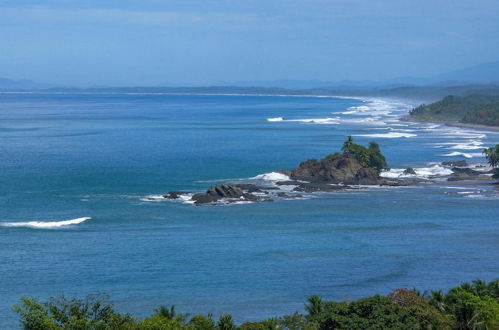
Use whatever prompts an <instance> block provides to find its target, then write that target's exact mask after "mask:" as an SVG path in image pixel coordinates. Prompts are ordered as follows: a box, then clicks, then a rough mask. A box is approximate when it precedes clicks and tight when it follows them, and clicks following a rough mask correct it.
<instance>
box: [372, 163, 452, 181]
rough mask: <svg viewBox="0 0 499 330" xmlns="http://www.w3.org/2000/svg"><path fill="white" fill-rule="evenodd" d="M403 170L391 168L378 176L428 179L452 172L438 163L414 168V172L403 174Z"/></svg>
mask: <svg viewBox="0 0 499 330" xmlns="http://www.w3.org/2000/svg"><path fill="white" fill-rule="evenodd" d="M404 171H405V169H403V168H392V169H390V170H389V171H384V172H381V174H380V176H381V177H383V178H389V179H397V178H420V179H429V178H435V177H442V176H447V175H451V174H452V173H453V172H452V170H450V169H448V168H445V167H443V166H440V165H434V166H430V167H420V168H415V169H414V172H416V174H404Z"/></svg>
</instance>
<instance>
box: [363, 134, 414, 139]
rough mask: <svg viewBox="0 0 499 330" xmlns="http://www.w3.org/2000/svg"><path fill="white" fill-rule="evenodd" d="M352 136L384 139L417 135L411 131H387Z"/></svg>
mask: <svg viewBox="0 0 499 330" xmlns="http://www.w3.org/2000/svg"><path fill="white" fill-rule="evenodd" d="M354 136H363V137H369V138H385V139H397V138H411V137H415V136H417V135H416V134H411V133H401V132H389V133H376V134H358V135H354Z"/></svg>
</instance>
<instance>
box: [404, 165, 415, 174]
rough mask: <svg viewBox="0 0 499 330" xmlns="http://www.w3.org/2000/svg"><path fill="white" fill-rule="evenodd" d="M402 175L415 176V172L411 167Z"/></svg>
mask: <svg viewBox="0 0 499 330" xmlns="http://www.w3.org/2000/svg"><path fill="white" fill-rule="evenodd" d="M404 174H406V175H407V174H412V175H416V171H414V169H413V168H412V167H408V168H406V169H405V170H404Z"/></svg>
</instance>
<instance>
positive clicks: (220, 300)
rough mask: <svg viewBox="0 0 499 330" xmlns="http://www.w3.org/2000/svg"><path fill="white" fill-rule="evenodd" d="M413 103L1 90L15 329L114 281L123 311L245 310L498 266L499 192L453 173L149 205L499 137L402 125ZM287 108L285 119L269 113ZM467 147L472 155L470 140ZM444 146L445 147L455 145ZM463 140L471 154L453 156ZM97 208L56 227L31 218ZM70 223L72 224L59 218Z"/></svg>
mask: <svg viewBox="0 0 499 330" xmlns="http://www.w3.org/2000/svg"><path fill="white" fill-rule="evenodd" d="M410 106H411V104H408V102H405V101H401V100H363V101H362V100H352V99H341V98H319V97H279V96H208V95H204V96H203V95H197V96H194V95H141V94H135V95H131V94H128V95H126V94H119V95H110V94H107V95H106V94H104V95H92V94H86V95H83V94H80V95H78V94H1V95H0V251H1V254H0V297H1V298H2V299H0V328H9V327H12V326H15V324H16V316H15V315H14V314H13V313H12V312H11V311H10V306H11V305H12V304H14V303H16V302H17V301H18V299H19V298H20V297H21V296H25V295H29V296H37V297H40V298H46V297H48V296H50V295H58V294H61V293H64V294H66V295H70V296H72V295H78V296H83V295H85V294H87V293H96V292H105V293H107V294H109V295H111V297H112V298H113V301H114V302H115V303H116V306H117V307H118V309H120V310H122V311H125V312H132V313H134V314H137V315H147V314H149V313H151V312H152V310H153V309H154V308H156V307H157V306H159V305H161V304H165V305H171V304H175V305H177V308H178V309H179V310H180V311H183V312H188V313H197V312H203V313H208V312H212V313H214V314H218V313H221V312H231V313H233V314H234V316H235V317H236V319H237V320H242V319H262V318H264V317H268V316H274V315H279V314H284V313H292V312H294V311H296V310H301V309H302V306H303V302H304V301H305V299H306V297H307V296H309V295H311V294H319V295H322V296H324V297H326V298H329V299H348V298H356V297H361V296H366V295H372V294H374V293H382V294H385V293H388V292H389V291H390V290H392V289H395V288H398V287H414V286H416V287H419V288H421V289H437V288H438V289H440V288H448V287H451V286H454V285H457V284H458V283H460V282H462V281H468V280H473V279H475V278H482V279H484V280H491V279H494V278H497V277H498V273H499V252H498V251H499V227H498V221H499V216H498V214H499V199H498V191H497V189H496V188H494V187H493V186H490V185H482V186H476V185H474V186H461V185H453V184H447V183H446V182H441V183H439V184H432V185H422V186H418V187H411V188H374V189H367V190H357V191H346V192H339V193H334V194H318V195H314V196H309V198H308V199H305V200H280V201H278V202H276V203H261V204H248V205H232V206H220V207H210V206H205V207H193V206H190V205H186V204H181V203H172V202H146V201H144V198H145V197H146V196H148V195H155V194H160V193H163V192H166V191H169V190H179V189H180V190H193V191H198V190H199V191H201V190H204V189H206V188H207V187H208V186H210V185H213V184H214V183H216V182H224V181H226V179H238V178H250V177H254V176H256V175H258V174H262V173H268V172H271V171H273V170H275V169H280V168H291V167H293V166H296V165H297V164H298V163H299V162H300V161H302V160H305V159H308V158H312V157H314V158H320V157H322V156H324V155H325V154H327V153H331V152H335V151H337V150H338V149H339V148H340V146H341V143H342V141H343V140H344V139H345V136H346V135H349V134H351V135H354V138H355V139H356V140H357V141H358V142H359V143H367V142H368V141H370V140H372V139H375V140H376V141H377V142H378V143H379V144H380V146H381V148H382V151H383V152H384V154H385V155H386V156H387V159H388V161H389V164H390V166H391V167H393V168H394V169H395V170H393V171H392V172H390V173H389V174H387V175H396V173H397V171H396V169H397V168H405V167H407V166H411V167H415V168H416V169H417V171H418V174H419V175H421V176H425V175H426V176H428V175H438V174H444V173H445V171H446V170H447V171H448V169H446V168H443V167H440V166H436V165H435V164H436V163H437V162H440V161H443V160H450V159H461V158H463V157H469V158H468V160H469V161H470V162H471V163H476V164H478V163H480V162H484V159H483V158H482V157H481V156H480V152H481V148H483V147H484V146H488V145H492V144H496V143H499V135H498V134H497V133H494V132H477V131H471V130H468V129H458V128H449V127H444V126H439V125H432V124H411V123H405V122H399V121H398V119H397V118H398V117H399V116H400V115H402V114H404V113H406V112H407V109H409V108H410ZM269 118H272V119H271V121H269V120H268V119H269ZM456 153H457V154H456ZM444 155H445V156H444ZM452 155H456V156H452ZM81 217H91V219H90V220H87V221H84V222H81V223H79V224H74V225H69V226H60V223H59V226H52V227H48V228H40V226H39V224H37V223H35V224H34V225H33V224H31V225H29V224H27V225H26V224H21V225H20V226H13V225H12V224H13V223H17V225H19V223H25V222H30V221H40V222H58V221H64V220H70V219H76V218H81ZM56 225H57V224H56Z"/></svg>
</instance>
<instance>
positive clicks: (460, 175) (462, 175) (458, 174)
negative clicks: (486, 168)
mask: <svg viewBox="0 0 499 330" xmlns="http://www.w3.org/2000/svg"><path fill="white" fill-rule="evenodd" d="M452 172H454V173H452V175H451V176H450V178H448V179H447V181H461V180H476V179H478V178H479V177H480V176H481V175H482V173H481V172H478V171H475V170H472V169H471V168H461V167H453V168H452Z"/></svg>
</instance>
